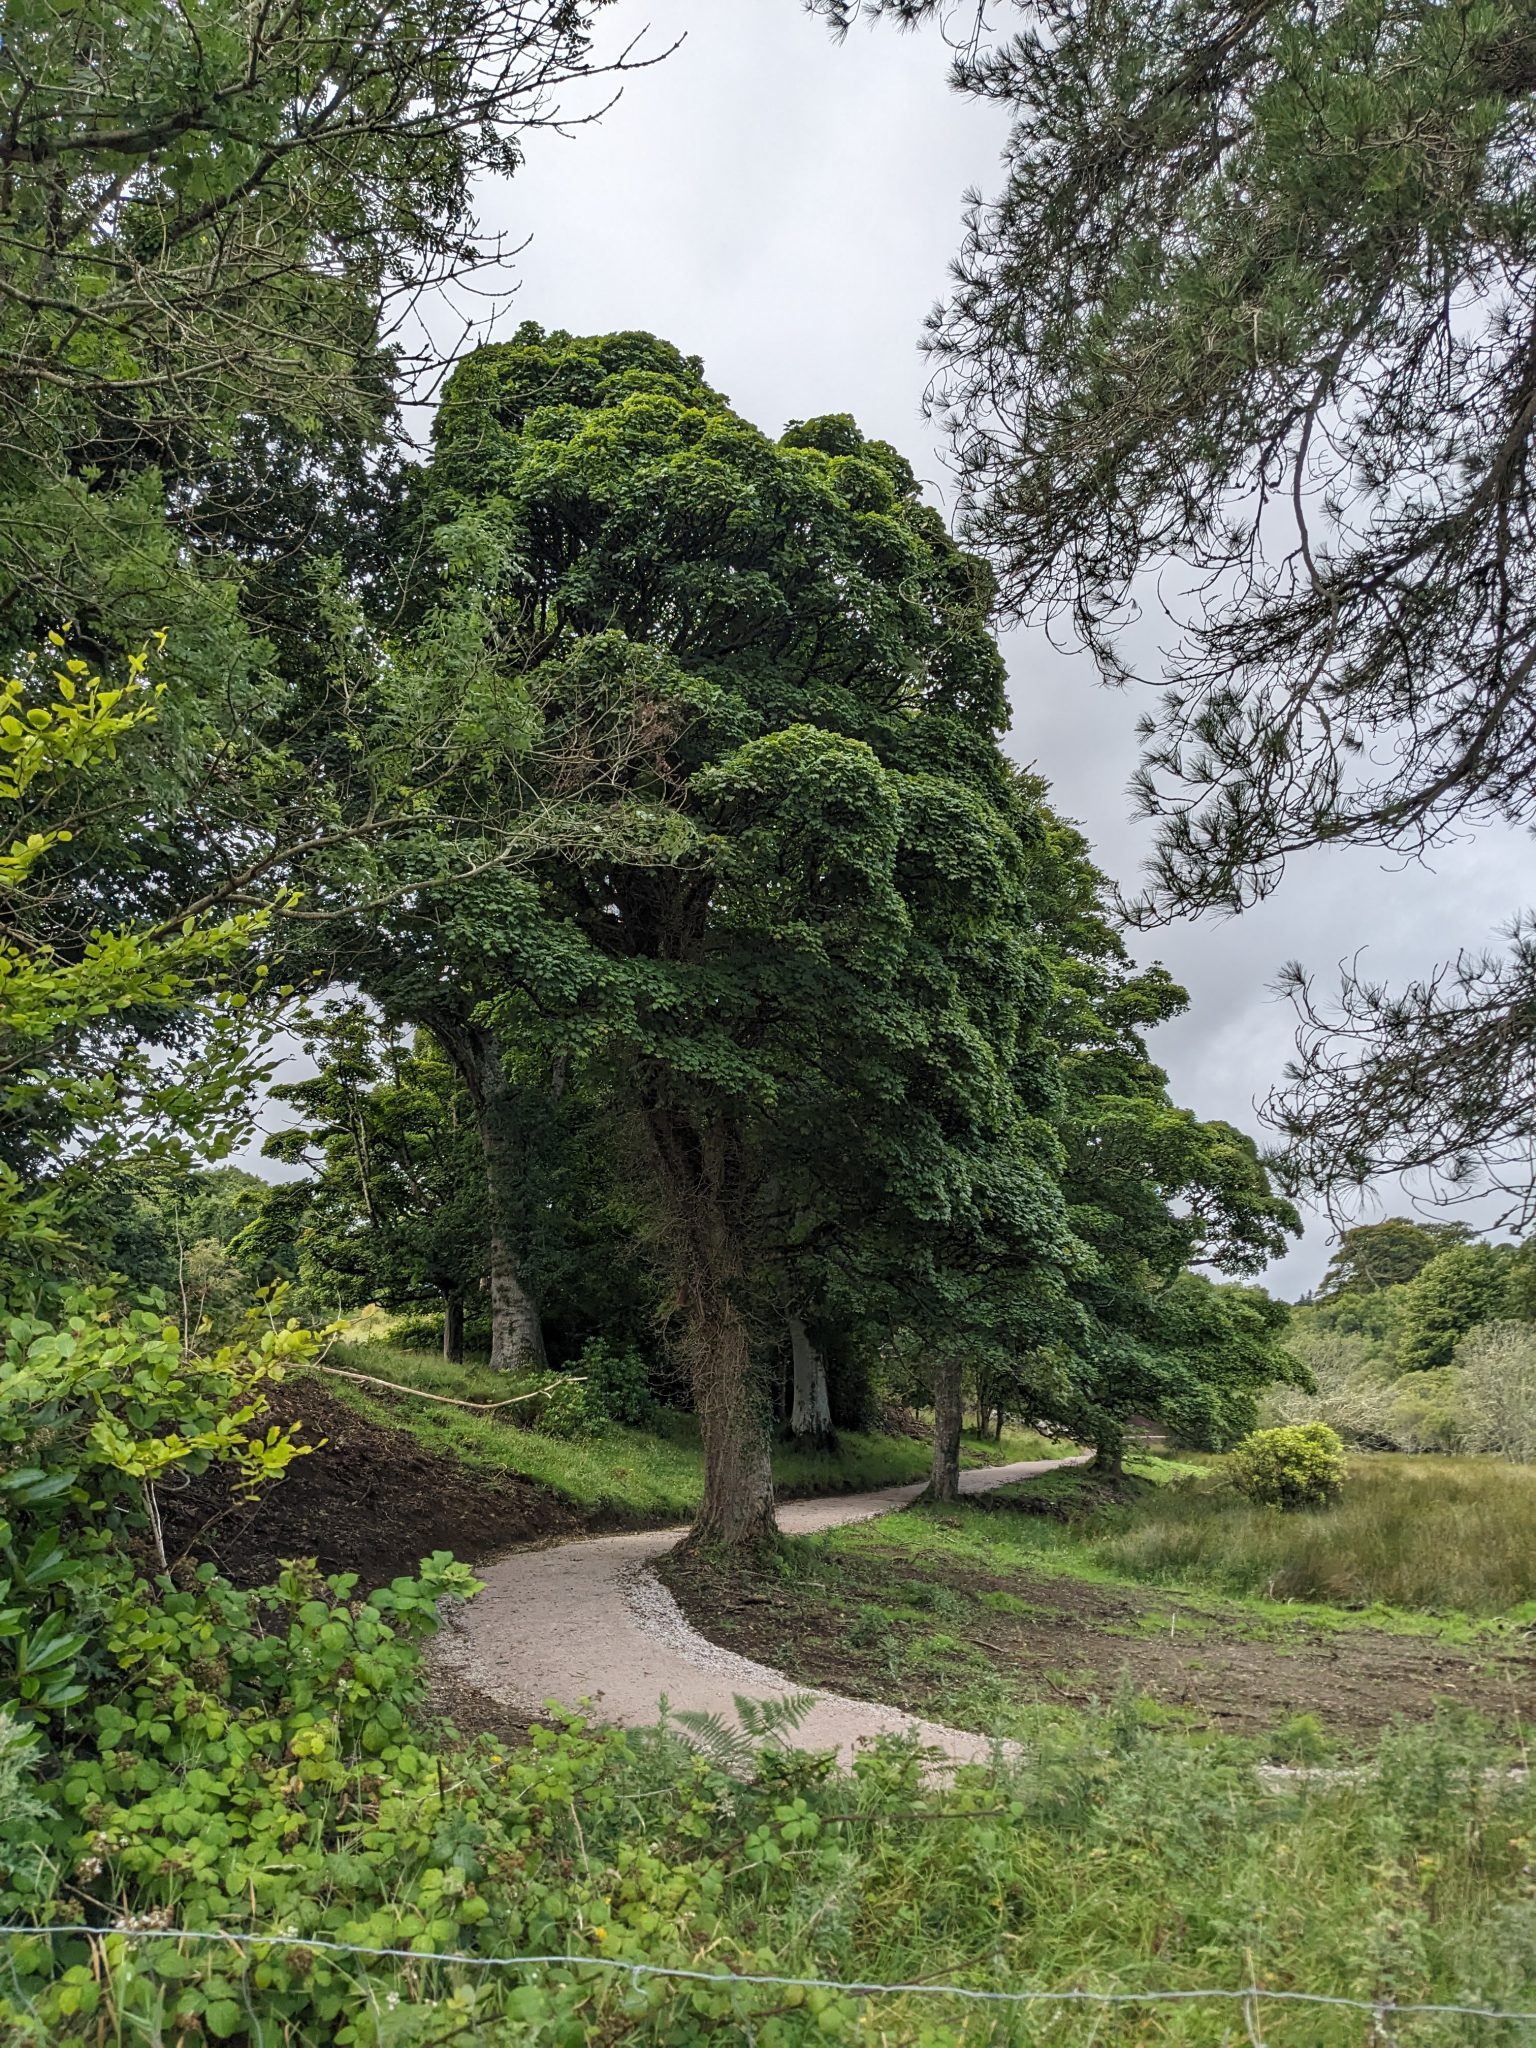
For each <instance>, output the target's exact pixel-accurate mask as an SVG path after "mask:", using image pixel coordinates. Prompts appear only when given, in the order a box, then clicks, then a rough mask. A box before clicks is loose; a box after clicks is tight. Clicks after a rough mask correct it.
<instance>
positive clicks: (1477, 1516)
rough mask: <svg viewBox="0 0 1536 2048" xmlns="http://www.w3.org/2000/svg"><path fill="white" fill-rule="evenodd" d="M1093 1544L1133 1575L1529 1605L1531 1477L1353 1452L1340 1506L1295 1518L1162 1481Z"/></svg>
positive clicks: (1281, 1590)
mask: <svg viewBox="0 0 1536 2048" xmlns="http://www.w3.org/2000/svg"><path fill="white" fill-rule="evenodd" d="M1087 1548H1088V1550H1089V1553H1090V1554H1091V1556H1092V1557H1093V1558H1094V1560H1095V1561H1096V1562H1097V1563H1099V1564H1100V1565H1103V1566H1107V1567H1109V1568H1111V1569H1113V1570H1115V1571H1118V1572H1121V1573H1124V1574H1125V1575H1126V1576H1127V1577H1130V1578H1136V1579H1153V1580H1159V1581H1166V1580H1170V1579H1177V1580H1180V1581H1182V1582H1184V1583H1186V1584H1195V1585H1201V1586H1209V1587H1211V1588H1212V1589H1213V1590H1217V1591H1220V1592H1225V1593H1238V1594H1249V1595H1257V1596H1260V1597H1263V1598H1266V1599H1271V1600H1313V1601H1321V1602H1324V1603H1326V1604H1328V1605H1331V1606H1338V1607H1370V1606H1375V1605H1378V1604H1379V1605H1383V1606H1388V1607H1401V1608H1408V1609H1416V1610H1420V1611H1424V1612H1429V1613H1448V1612H1453V1611H1456V1612H1462V1613H1466V1614H1475V1615H1493V1614H1502V1613H1506V1612H1507V1611H1508V1610H1509V1609H1511V1608H1515V1607H1519V1606H1522V1605H1523V1604H1524V1603H1525V1602H1527V1601H1532V1600H1536V1471H1533V1470H1532V1469H1531V1468H1529V1467H1527V1466H1521V1465H1506V1464H1504V1463H1502V1462H1501V1461H1500V1460H1498V1459H1495V1458H1387V1457H1374V1458H1372V1457H1360V1458H1355V1459H1352V1460H1351V1462H1350V1474H1349V1480H1348V1483H1347V1484H1346V1486H1345V1488H1344V1492H1343V1495H1342V1496H1341V1498H1340V1500H1339V1501H1338V1503H1337V1504H1336V1505H1335V1506H1333V1507H1331V1508H1327V1509H1322V1510H1319V1511H1318V1512H1315V1513H1300V1514H1279V1513H1277V1512H1275V1511H1274V1510H1273V1509H1265V1508H1256V1507H1252V1506H1250V1505H1248V1504H1247V1503H1246V1502H1244V1501H1243V1500H1241V1499H1240V1498H1239V1497H1238V1496H1236V1495H1234V1494H1232V1493H1231V1492H1229V1491H1227V1490H1226V1489H1224V1488H1221V1487H1220V1486H1219V1485H1218V1486H1211V1485H1200V1484H1196V1485H1192V1486H1177V1487H1164V1488H1161V1489H1159V1491H1158V1492H1157V1494H1156V1495H1154V1496H1152V1497H1151V1498H1150V1499H1149V1500H1148V1501H1147V1502H1146V1503H1145V1504H1143V1505H1140V1506H1138V1507H1137V1509H1136V1510H1135V1511H1134V1512H1133V1514H1132V1516H1131V1517H1130V1518H1129V1519H1127V1520H1124V1521H1123V1522H1122V1523H1121V1524H1120V1525H1119V1526H1110V1527H1107V1528H1105V1529H1103V1530H1102V1531H1101V1532H1099V1533H1097V1534H1095V1535H1093V1536H1091V1537H1090V1538H1089V1539H1088V1543H1087Z"/></svg>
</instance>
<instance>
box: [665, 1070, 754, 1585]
mask: <svg viewBox="0 0 1536 2048" xmlns="http://www.w3.org/2000/svg"><path fill="white" fill-rule="evenodd" d="M647 1121H648V1124H649V1128H650V1133H651V1141H652V1144H653V1147H654V1150H655V1157H656V1163H657V1166H658V1168H659V1173H660V1180H661V1187H662V1190H663V1193H664V1199H665V1203H666V1209H667V1212H668V1222H669V1225H670V1229H669V1231H668V1237H669V1240H670V1244H671V1248H672V1258H673V1273H674V1278H675V1281H676V1290H677V1292H676V1298H677V1307H678V1312H679V1316H680V1319H681V1322H682V1339H681V1342H680V1344H679V1347H678V1348H679V1351H680V1352H681V1354H682V1358H683V1362H684V1364H685V1365H686V1366H687V1369H688V1377H689V1381H690V1384H691V1385H692V1388H693V1405H694V1408H695V1410H696V1412H697V1414H698V1418H699V1436H700V1439H701V1441H702V1444H703V1450H704V1498H703V1501H702V1502H701V1503H700V1506H699V1511H698V1514H697V1515H696V1516H695V1517H694V1522H693V1527H692V1528H691V1529H690V1530H689V1532H688V1535H687V1536H686V1538H685V1539H684V1541H685V1543H686V1544H688V1545H690V1546H691V1545H694V1544H716V1545H719V1546H721V1547H722V1548H724V1549H727V1550H746V1549H751V1548H754V1547H755V1546H757V1545H759V1544H762V1543H766V1542H767V1541H769V1539H770V1538H771V1537H772V1536H773V1535H774V1533H775V1528H776V1524H775V1521H774V1513H773V1455H772V1446H771V1440H770V1435H769V1416H768V1406H767V1402H766V1400H765V1398H764V1391H765V1390H764V1388H763V1385H762V1383H761V1376H760V1374H759V1372H758V1369H757V1360H756V1359H755V1358H754V1357H753V1354H752V1341H751V1333H750V1331H749V1329H748V1327H747V1320H746V1317H745V1315H744V1314H743V1312H742V1307H741V1303H740V1301H739V1299H738V1290H739V1288H740V1286H741V1283H742V1281H743V1279H744V1277H745V1272H746V1261H745V1258H744V1257H743V1253H742V1244H741V1237H740V1225H739V1221H738V1213H739V1208H740V1203H741V1198H742V1189H741V1172H742V1169H741V1164H740V1161H739V1159H737V1158H736V1157H735V1148H734V1147H733V1145H732V1143H731V1141H730V1135H729V1133H728V1131H727V1130H726V1128H725V1127H724V1125H723V1124H717V1125H714V1126H712V1127H710V1128H708V1129H705V1130H702V1131H701V1130H699V1129H698V1128H696V1127H695V1126H694V1124H693V1123H692V1120H691V1118H689V1117H687V1116H686V1115H677V1114H674V1112H673V1111H672V1109H671V1107H670V1105H668V1104H667V1103H666V1102H665V1101H664V1100H662V1101H653V1102H652V1103H651V1104H650V1106H649V1115H648V1118H647Z"/></svg>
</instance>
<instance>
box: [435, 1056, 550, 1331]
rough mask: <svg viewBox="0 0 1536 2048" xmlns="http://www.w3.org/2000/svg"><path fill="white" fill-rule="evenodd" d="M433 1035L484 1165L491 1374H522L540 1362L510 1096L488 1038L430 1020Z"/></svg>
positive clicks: (536, 1317) (503, 1068) (498, 1059)
mask: <svg viewBox="0 0 1536 2048" xmlns="http://www.w3.org/2000/svg"><path fill="white" fill-rule="evenodd" d="M430 1025H431V1030H432V1032H433V1035H434V1036H435V1037H436V1038H437V1039H438V1041H439V1042H440V1044H441V1045H442V1048H443V1050H444V1051H445V1052H446V1053H447V1055H448V1057H449V1059H451V1060H452V1062H453V1064H454V1066H455V1067H456V1068H457V1070H458V1073H459V1078H460V1079H461V1080H462V1081H463V1083H464V1086H465V1089H466V1091H467V1092H468V1095H469V1099H470V1101H471V1102H472V1103H473V1105H474V1110H475V1124H476V1127H477V1129H478V1131H479V1134H480V1150H481V1154H482V1156H483V1157H484V1160H485V1183H486V1195H487V1202H486V1231H487V1238H488V1241H489V1246H490V1296H491V1370H492V1371H493V1372H527V1371H530V1370H533V1369H536V1368H542V1367H543V1365H544V1363H545V1357H546V1354H545V1350H544V1332H543V1329H542V1327H541V1325H540V1322H539V1311H538V1308H537V1307H536V1305H535V1303H534V1301H533V1298H532V1296H531V1295H530V1294H529V1293H528V1291H527V1289H526V1288H525V1287H524V1286H523V1282H522V1275H521V1272H520V1270H519V1263H518V1256H517V1246H516V1241H515V1237H514V1234H513V1228H512V1215H511V1201H510V1194H509V1191H510V1189H511V1187H512V1185H513V1183H514V1181H515V1179H516V1177H517V1170H518V1160H517V1148H516V1142H515V1140H514V1137H513V1132H512V1104H511V1091H510V1090H509V1089H508V1087H507V1073H506V1068H505V1067H504V1066H503V1064H502V1058H501V1046H500V1044H499V1043H498V1041H497V1039H496V1036H495V1034H494V1032H491V1031H487V1030H486V1029H485V1027H484V1026H483V1025H480V1024H472V1023H470V1022H468V1020H467V1019H464V1018H462V1017H454V1018H441V1017H434V1018H432V1019H431V1020H430Z"/></svg>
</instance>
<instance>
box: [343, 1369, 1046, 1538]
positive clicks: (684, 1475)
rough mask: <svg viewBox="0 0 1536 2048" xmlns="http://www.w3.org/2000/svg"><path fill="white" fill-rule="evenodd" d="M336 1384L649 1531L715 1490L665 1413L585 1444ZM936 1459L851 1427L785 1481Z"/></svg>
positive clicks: (448, 1444)
mask: <svg viewBox="0 0 1536 2048" xmlns="http://www.w3.org/2000/svg"><path fill="white" fill-rule="evenodd" d="M330 1362H331V1363H333V1364H335V1365H338V1366H341V1367H343V1368H344V1369H346V1370H348V1371H352V1372H363V1373H371V1374H373V1375H374V1376H375V1377H377V1378H379V1379H386V1380H394V1381H397V1382H399V1383H400V1384H402V1385H405V1386H410V1387H415V1388H419V1389H420V1390H422V1391H423V1392H427V1393H434V1394H449V1395H453V1396H455V1397H457V1398H458V1399H461V1400H466V1401H496V1400H501V1399H503V1398H505V1396H506V1395H507V1394H508V1393H509V1392H516V1391H518V1390H519V1388H520V1386H521V1384H522V1383H521V1382H519V1383H517V1384H516V1385H513V1386H509V1384H508V1381H507V1379H506V1377H505V1375H504V1374H500V1373H493V1372H491V1371H490V1370H489V1369H488V1368H487V1367H485V1366H483V1365H475V1364H468V1365H463V1366H448V1365H445V1364H444V1363H443V1362H442V1360H441V1359H439V1358H436V1357H433V1356H432V1355H431V1354H430V1353H423V1352H419V1351H405V1350H401V1349H399V1348H398V1347H395V1346H391V1345H389V1344H386V1343H380V1342H370V1343H365V1344H352V1345H338V1346H337V1347H336V1350H335V1351H334V1352H333V1354H332V1357H331V1361H330ZM325 1385H326V1387H327V1388H328V1389H329V1391H331V1392H332V1393H334V1394H335V1395H337V1396H338V1397H339V1398H340V1399H341V1400H344V1401H346V1402H347V1403H348V1405H349V1406H351V1407H353V1408H356V1409H357V1410H358V1411H359V1413H361V1414H363V1415H366V1416H367V1417H368V1418H369V1419H370V1420H371V1421H374V1422H379V1423H385V1424H388V1425H390V1426H391V1427H394V1428H397V1429H407V1430H409V1431H410V1433H411V1434H412V1435H413V1436H414V1437H415V1438H416V1439H417V1440H418V1441H419V1442H421V1443H423V1444H425V1445H427V1446H428V1447H429V1448H430V1449H432V1450H435V1451H440V1452H442V1453H444V1454H446V1455H448V1456H450V1457H453V1458H455V1459H457V1460H458V1461H459V1462H460V1463H462V1464H464V1465H467V1466H471V1467H474V1468H477V1469H479V1470H481V1471H487V1472H497V1473H507V1472H511V1473H517V1474H519V1475H520V1476H521V1477H523V1478H526V1479H532V1480H535V1481H536V1482H537V1483H538V1484H539V1485H541V1486H547V1487H548V1488H550V1490H551V1491H552V1492H554V1493H557V1494H559V1495H560V1496H561V1497H562V1498H563V1499H565V1500H568V1501H570V1502H572V1503H573V1504H574V1505H575V1506H577V1507H578V1508H580V1509H581V1510H582V1512H583V1513H584V1514H587V1515H590V1516H593V1517H594V1518H597V1519H623V1520H631V1521H637V1522H641V1521H643V1522H674V1521H685V1520H687V1518H688V1517H689V1516H690V1515H691V1514H692V1513H693V1512H694V1510H695V1508H697V1506H698V1504H699V1501H700V1498H701V1497H702V1493H703V1484H704V1467H703V1458H702V1456H701V1454H700V1450H699V1440H698V1430H697V1427H696V1425H695V1424H694V1422H693V1419H692V1418H691V1417H690V1416H685V1415H679V1414H677V1413H675V1412H674V1411H672V1410H668V1409H662V1410H659V1411H658V1415H657V1421H656V1426H655V1427H654V1428H651V1429H644V1430H641V1429H625V1428H620V1427H619V1426H618V1425H616V1424H615V1425H610V1426H609V1427H608V1428H606V1429H605V1430H604V1431H603V1432H602V1434H601V1435H599V1436H596V1437H591V1438H586V1439H578V1440H575V1441H566V1440H564V1439H562V1438H558V1437H551V1436H544V1435H542V1434H540V1433H539V1432H538V1431H537V1430H532V1429H523V1428H519V1427H518V1426H517V1424H516V1423H515V1422H513V1421H510V1420H508V1419H506V1418H507V1417H508V1416H512V1415H516V1413H517V1411H516V1410H515V1409H512V1410H504V1411H503V1413H502V1414H501V1415H475V1414H471V1413H469V1412H467V1411H466V1410H464V1409H459V1408H447V1407H440V1406H438V1405H436V1404H435V1403H430V1402H426V1401H421V1402H413V1401H411V1400H410V1399H409V1398H408V1397H401V1396H398V1395H394V1394H385V1393H381V1392H375V1391H373V1390H371V1389H369V1388H367V1387H362V1386H359V1385H357V1384H356V1382H354V1381H350V1380H343V1379H337V1378H332V1377H327V1378H326V1380H325ZM1069 1449H1070V1446H1068V1445H1063V1444H1053V1443H1048V1442H1047V1441H1046V1439H1045V1438H1044V1437H1040V1436H1037V1435H1036V1434H1035V1433H1034V1432H1033V1431H1032V1430H1029V1431H1017V1430H1015V1431H1009V1430H1005V1431H1004V1434H1003V1439H1002V1442H1001V1443H996V1442H994V1441H993V1440H992V1439H991V1438H990V1437H987V1438H983V1437H969V1436H968V1437H967V1438H966V1440H965V1446H964V1451H963V1462H964V1463H966V1464H967V1465H998V1464H1010V1463H1012V1462H1014V1461H1015V1460H1019V1459H1025V1458H1048V1457H1061V1456H1063V1455H1065V1454H1066V1452H1067V1451H1068V1450H1069ZM928 1464H929V1451H928V1446H927V1445H926V1444H925V1443H921V1442H919V1441H917V1440H916V1439H915V1438H912V1437H905V1436H887V1435H866V1434H862V1433H860V1432H858V1431H855V1430H845V1431H844V1432H843V1433H842V1435H841V1436H840V1438H839V1441H838V1449H837V1451H836V1453H835V1454H829V1453H826V1452H810V1451H798V1450H795V1449H794V1448H793V1447H792V1446H790V1445H788V1444H778V1445H776V1446H775V1450H774V1478H775V1480H776V1482H777V1484H778V1487H779V1489H780V1491H781V1493H783V1494H785V1495H790V1494H813V1493H838V1492H855V1493H857V1492H865V1491H869V1490H871V1489H873V1488H876V1487H881V1486H897V1485H902V1484H904V1483H909V1482H912V1481H915V1480H919V1479H924V1478H926V1477H927V1473H928Z"/></svg>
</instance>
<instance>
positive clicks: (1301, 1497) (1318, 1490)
mask: <svg viewBox="0 0 1536 2048" xmlns="http://www.w3.org/2000/svg"><path fill="white" fill-rule="evenodd" d="M1348 1469H1349V1468H1348V1466H1347V1465H1346V1464H1345V1461H1344V1446H1343V1444H1342V1443H1341V1442H1340V1440H1339V1436H1338V1433H1337V1431H1335V1430H1332V1429H1330V1428H1329V1427H1328V1425H1327V1423H1326V1422H1300V1423H1293V1424H1291V1425H1290V1426H1288V1427H1286V1428H1282V1429H1256V1430H1255V1431H1254V1432H1253V1434H1252V1436H1249V1437H1246V1438H1244V1440H1243V1442H1242V1443H1240V1444H1239V1445H1238V1446H1237V1449H1236V1450H1235V1451H1233V1452H1232V1454H1231V1456H1230V1457H1229V1458H1228V1459H1227V1473H1228V1476H1229V1477H1230V1478H1231V1480H1232V1483H1233V1484H1234V1485H1235V1486H1236V1487H1237V1489H1238V1491H1239V1492H1240V1493H1244V1494H1246V1495H1247V1497H1248V1499H1249V1500H1252V1501H1257V1502H1258V1503H1259V1504H1260V1505H1261V1506H1263V1507H1273V1508H1322V1507H1327V1506H1328V1504H1329V1502H1330V1501H1332V1500H1334V1499H1335V1498H1336V1497H1337V1495H1338V1493H1339V1490H1340V1488H1341V1487H1342V1486H1343V1484H1344V1479H1345V1475H1346V1473H1347V1471H1348Z"/></svg>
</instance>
